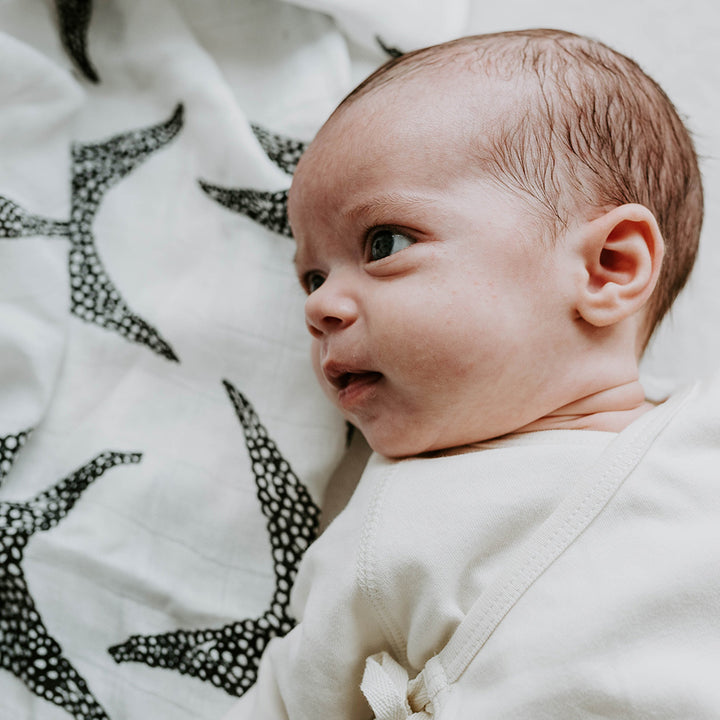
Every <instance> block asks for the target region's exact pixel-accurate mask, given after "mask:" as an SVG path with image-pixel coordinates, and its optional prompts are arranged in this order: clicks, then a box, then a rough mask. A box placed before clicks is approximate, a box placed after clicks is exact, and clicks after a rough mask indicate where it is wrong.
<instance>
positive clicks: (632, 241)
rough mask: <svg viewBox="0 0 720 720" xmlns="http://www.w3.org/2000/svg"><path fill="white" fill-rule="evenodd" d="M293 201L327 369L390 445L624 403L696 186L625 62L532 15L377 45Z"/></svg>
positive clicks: (379, 444)
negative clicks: (398, 45) (531, 23)
mask: <svg viewBox="0 0 720 720" xmlns="http://www.w3.org/2000/svg"><path fill="white" fill-rule="evenodd" d="M289 213H290V220H291V224H292V227H293V232H294V234H295V236H296V239H297V242H298V254H297V266H298V272H299V275H300V278H301V282H302V283H303V285H304V287H305V289H306V290H307V291H308V293H309V297H308V301H307V306H306V314H307V322H308V327H309V329H310V332H311V334H312V335H313V338H314V342H313V347H314V351H313V355H314V360H315V365H316V368H317V371H318V375H319V378H320V381H321V384H323V386H324V387H325V389H326V391H327V392H328V393H329V395H330V396H331V398H333V400H334V401H335V402H336V403H337V404H338V405H339V406H340V407H341V408H342V409H343V411H344V412H345V414H346V417H348V419H350V420H351V421H352V422H355V423H356V424H357V425H358V426H359V427H360V428H361V430H363V432H364V434H365V435H366V437H367V438H368V440H369V442H370V445H371V446H372V447H373V448H374V449H375V450H378V451H379V452H381V453H383V454H386V455H390V456H401V455H412V454H417V453H419V452H425V451H430V450H438V449H443V448H448V447H454V446H457V445H463V444H467V443H471V442H476V441H480V440H484V439H488V438H491V437H496V436H498V435H502V434H505V433H508V432H512V431H516V430H519V429H524V428H528V427H534V426H537V423H538V421H539V420H542V419H545V421H546V422H545V424H544V425H541V426H543V427H553V426H562V423H553V422H552V420H551V421H550V424H548V423H547V419H548V418H558V417H561V418H564V417H565V416H566V415H572V416H573V417H576V416H578V415H582V414H583V413H582V411H580V412H576V411H577V410H578V403H580V405H579V407H580V408H583V407H585V408H587V409H588V410H590V411H597V410H598V408H605V412H606V416H607V413H611V414H612V413H615V414H617V412H622V411H623V410H628V409H629V408H628V407H627V406H628V403H629V400H628V397H629V396H628V392H630V394H633V393H634V395H635V396H636V395H637V363H638V359H639V356H640V354H641V352H642V349H643V348H644V346H645V344H646V342H647V340H648V338H649V336H650V334H651V333H652V330H653V329H654V327H655V326H656V325H657V323H658V322H659V320H660V319H661V318H662V316H663V315H664V314H665V313H666V312H667V310H668V308H669V307H670V305H671V304H672V302H673V300H674V298H675V297H676V295H677V293H678V292H679V290H680V289H681V288H682V286H683V285H684V283H685V281H686V279H687V276H688V274H689V272H690V269H691V267H692V264H693V260H694V257H695V252H696V249H697V242H698V236H699V231H700V225H701V221H702V189H701V182H700V175H699V172H698V168H697V162H696V157H695V153H694V150H693V147H692V142H691V140H690V138H689V136H688V133H687V131H686V130H685V128H684V126H683V124H682V122H681V121H680V119H679V118H678V116H677V113H676V112H675V110H674V108H673V107H672V104H671V103H670V101H669V100H668V99H667V97H666V96H665V94H664V93H663V92H662V90H661V89H660V88H659V87H658V86H657V85H656V84H655V83H654V82H653V81H652V80H651V79H650V78H648V77H647V76H646V75H645V74H644V73H643V72H642V71H641V70H640V69H639V68H638V67H637V65H636V64H635V63H633V62H632V61H631V60H629V59H627V58H625V57H624V56H621V55H619V54H617V53H615V52H614V51H612V50H610V49H609V48H607V47H605V46H604V45H601V44H600V43H597V42H594V41H592V40H588V39H586V38H582V37H578V36H575V35H571V34H568V33H564V32H560V31H552V30H536V31H522V32H510V33H500V34H495V35H486V36H478V37H471V38H463V39H460V40H457V41H454V42H451V43H446V44H444V45H441V46H436V47H433V48H427V49H424V50H420V51H417V52H414V53H410V54H408V55H404V56H402V57H401V58H399V59H397V60H393V61H391V62H390V63H388V64H386V65H385V66H383V68H381V69H380V70H379V71H377V72H376V73H375V74H373V75H372V76H370V78H368V80H366V81H365V82H364V83H363V84H361V85H360V86H359V87H358V88H357V89H356V90H355V91H353V93H351V94H350V95H349V96H348V97H347V98H346V99H345V101H343V103H341V105H340V106H339V108H338V109H337V110H336V111H335V113H334V114H333V115H332V117H331V118H330V120H329V121H328V122H327V123H326V125H325V126H324V127H323V128H322V129H321V131H320V133H319V134H318V136H317V138H316V139H315V141H314V142H313V143H312V144H311V146H310V148H309V149H308V151H307V152H306V154H305V156H304V157H303V159H302V160H301V162H300V164H299V166H298V169H297V171H296V174H295V178H294V181H293V186H292V189H291V192H290V203H289ZM663 256H664V260H663ZM631 387H632V388H633V390H632V391H628V390H627V389H628V388H631ZM619 388H620V389H621V388H626V391H625V392H623V391H622V390H619ZM592 398H596V399H598V398H601V401H600V403H599V404H598V403H597V402H595V403H593V401H592ZM613 398H616V399H617V402H615V401H614V400H613ZM588 399H590V401H589V402H588ZM630 404H632V403H631V402H630ZM568 407H570V408H572V412H567V413H563V412H561V411H562V410H563V409H564V408H568ZM569 426H572V425H569ZM575 426H576V427H582V426H583V425H582V424H580V425H575ZM593 426H594V425H593V424H592V423H589V424H588V427H593Z"/></svg>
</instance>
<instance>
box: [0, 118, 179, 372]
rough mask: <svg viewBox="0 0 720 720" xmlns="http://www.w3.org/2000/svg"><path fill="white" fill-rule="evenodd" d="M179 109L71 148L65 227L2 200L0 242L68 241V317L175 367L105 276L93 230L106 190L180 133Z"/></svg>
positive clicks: (150, 328)
mask: <svg viewBox="0 0 720 720" xmlns="http://www.w3.org/2000/svg"><path fill="white" fill-rule="evenodd" d="M182 119H183V108H182V105H178V106H177V107H176V109H175V111H174V113H173V115H172V116H171V117H170V119H169V120H167V121H165V122H163V123H160V124H158V125H154V126H151V127H148V128H144V129H141V130H134V131H131V132H127V133H123V134H120V135H115V136H113V137H111V138H110V139H108V140H106V141H105V142H101V143H94V144H93V143H88V144H80V143H75V144H73V146H72V160H73V164H72V181H71V188H72V190H71V195H72V203H71V213H70V220H69V221H68V222H58V221H55V220H50V219H47V218H43V217H40V216H38V215H30V214H28V213H26V212H25V211H24V210H23V209H22V208H20V207H19V206H18V205H16V204H15V203H14V202H12V201H11V200H8V199H7V198H4V197H1V196H0V238H15V237H24V236H30V235H47V236H51V237H52V236H56V237H57V236H61V237H67V238H68V239H69V240H70V243H71V245H70V253H69V258H68V268H69V274H70V312H71V313H72V314H73V315H75V316H76V317H79V318H80V319H82V320H84V321H86V322H89V323H94V324H95V325H99V326H100V327H104V328H107V329H109V330H113V331H115V332H117V333H118V334H119V335H121V336H123V337H125V338H126V339H127V340H130V341H131V342H135V343H139V344H141V345H145V346H146V347H148V348H150V349H151V350H153V351H154V352H156V353H157V354H158V355H161V356H162V357H164V358H166V359H167V360H171V361H174V362H177V361H178V357H177V355H176V354H175V352H174V351H173V349H172V347H171V346H170V345H169V344H168V343H167V342H166V341H165V340H164V339H163V338H162V337H161V336H160V334H159V333H158V331H157V330H156V329H155V328H154V327H153V326H152V325H150V324H149V323H147V322H146V321H145V320H143V319H142V318H141V317H139V316H138V315H136V314H135V313H134V312H132V311H131V310H130V308H129V307H128V305H127V304H126V303H125V301H124V300H123V299H122V297H121V295H120V293H119V292H118V290H117V289H116V287H115V285H114V284H113V282H112V280H111V279H110V277H109V276H108V274H107V272H106V270H105V268H104V266H103V263H102V261H101V259H100V257H99V255H98V252H97V249H96V247H95V238H94V236H93V234H92V224H93V221H94V219H95V215H96V213H97V210H98V207H99V205H100V202H101V201H102V199H103V196H104V195H105V193H106V192H107V190H108V189H109V188H110V187H111V186H112V185H114V184H115V183H117V182H118V181H119V180H121V179H122V178H123V177H125V176H126V175H127V174H128V173H130V172H131V171H132V170H134V169H135V167H137V166H138V165H139V164H140V163H141V162H143V161H144V160H145V159H146V158H147V157H149V156H150V155H151V154H152V153H153V152H155V151H157V150H158V149H160V148H162V147H163V146H164V145H166V144H167V143H168V142H169V141H170V140H172V139H173V138H174V137H175V136H176V135H177V133H178V132H179V131H180V129H181V128H182Z"/></svg>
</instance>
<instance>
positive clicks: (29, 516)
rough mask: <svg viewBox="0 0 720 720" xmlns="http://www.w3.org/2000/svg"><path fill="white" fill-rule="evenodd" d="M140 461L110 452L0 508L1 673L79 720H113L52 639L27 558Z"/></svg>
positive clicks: (136, 456) (0, 503) (128, 454)
mask: <svg viewBox="0 0 720 720" xmlns="http://www.w3.org/2000/svg"><path fill="white" fill-rule="evenodd" d="M139 460H140V455H139V454H138V453H118V452H105V453H102V454H100V455H98V456H97V457H96V458H95V459H94V460H92V461H91V462H90V463H88V464H87V465H85V466H83V467H81V468H80V469H79V470H77V471H76V472H74V473H73V474H71V475H69V476H68V477H66V478H65V479H63V480H61V481H60V482H58V483H57V484H56V485H54V486H52V487H51V488H49V489H48V490H46V491H45V492H42V493H40V494H38V495H36V496H35V497H34V498H33V499H31V500H29V501H27V502H24V503H16V502H0V667H2V668H3V669H5V670H7V671H9V672H11V673H13V675H15V676H16V677H17V678H19V679H20V680H22V681H23V682H24V683H25V685H26V686H27V688H28V690H30V691H31V692H32V693H34V694H35V695H37V696H38V697H41V698H43V699H45V700H47V701H48V702H52V703H54V704H55V705H58V706H60V707H62V708H63V709H64V710H66V711H67V712H68V713H70V714H71V715H72V716H73V717H74V718H75V719H76V720H108V716H107V715H106V713H105V711H104V710H103V708H102V707H101V706H100V704H99V703H98V702H97V700H96V699H95V698H94V697H93V695H92V693H91V692H90V690H89V688H88V686H87V683H86V682H85V680H84V679H83V678H82V677H81V676H80V675H79V673H78V672H77V671H76V670H75V668H74V667H73V666H72V664H71V663H70V661H69V660H68V659H67V658H65V657H64V655H63V653H62V648H61V647H60V644H59V643H58V642H57V641H56V640H55V639H54V638H53V637H52V636H51V635H50V634H49V633H48V630H47V628H46V627H45V624H44V623H43V621H42V618H41V616H40V613H39V612H38V610H37V607H36V605H35V602H34V600H33V598H32V596H31V595H30V590H29V588H28V585H27V582H26V580H25V574H24V572H23V568H22V560H23V552H24V550H25V546H26V545H27V543H28V541H29V540H30V538H31V537H32V536H33V535H34V534H35V533H36V532H40V531H44V530H49V529H50V528H52V527H54V526H55V525H57V524H58V523H59V522H60V521H61V520H62V519H63V518H64V517H65V516H66V515H67V514H68V513H69V512H70V510H72V508H73V506H74V505H75V503H76V502H77V501H78V499H79V498H80V496H81V495H82V493H83V492H84V491H85V490H86V489H87V488H88V486H89V485H90V484H91V483H92V482H93V481H94V480H96V479H97V478H99V477H100V476H101V475H103V474H104V473H105V472H106V471H107V470H109V469H110V468H112V467H115V466H116V465H120V464H125V463H137V462H139Z"/></svg>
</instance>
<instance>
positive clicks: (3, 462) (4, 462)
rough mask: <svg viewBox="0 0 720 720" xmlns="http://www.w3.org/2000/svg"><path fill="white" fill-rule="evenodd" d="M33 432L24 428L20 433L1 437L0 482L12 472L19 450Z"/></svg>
mask: <svg viewBox="0 0 720 720" xmlns="http://www.w3.org/2000/svg"><path fill="white" fill-rule="evenodd" d="M31 432H32V430H23V431H22V432H19V433H14V434H10V435H5V437H0V483H1V482H2V480H3V479H4V478H5V476H6V475H7V474H8V473H9V472H10V468H11V467H12V465H13V463H14V462H15V458H16V457H17V454H18V452H20V449H21V448H22V446H23V445H24V444H25V441H26V440H27V438H28V435H29V434H30V433H31Z"/></svg>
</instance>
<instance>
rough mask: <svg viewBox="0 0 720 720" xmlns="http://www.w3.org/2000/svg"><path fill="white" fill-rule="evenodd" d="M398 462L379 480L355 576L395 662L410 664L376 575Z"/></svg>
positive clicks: (362, 537) (399, 632)
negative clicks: (380, 539)
mask: <svg viewBox="0 0 720 720" xmlns="http://www.w3.org/2000/svg"><path fill="white" fill-rule="evenodd" d="M398 464H399V463H394V464H393V465H392V466H391V467H390V468H389V469H388V470H386V471H384V472H383V473H382V475H381V476H380V478H378V480H377V486H376V488H375V492H374V493H373V497H372V500H371V502H370V506H369V507H368V511H367V515H366V517H365V522H364V523H363V529H362V533H361V537H360V547H359V549H358V553H357V560H356V574H357V582H358V586H359V588H360V591H361V592H362V593H363V594H364V595H365V597H367V599H368V600H369V602H370V605H371V606H372V607H373V609H374V610H375V612H376V613H377V615H378V620H379V624H380V627H381V628H382V630H383V632H384V633H385V635H386V636H387V638H388V639H389V641H390V644H391V645H392V648H393V652H394V655H395V659H396V660H397V661H398V662H399V663H400V664H404V665H407V652H406V650H405V639H404V638H403V635H402V632H401V631H400V630H399V628H397V627H396V626H395V624H394V623H393V621H392V620H391V618H390V617H389V615H388V613H387V612H386V609H385V606H384V604H383V602H382V593H381V592H380V589H379V587H378V581H377V574H376V568H377V563H376V560H375V558H376V554H377V553H376V541H377V538H378V533H377V527H378V525H379V523H380V513H381V512H382V509H383V505H384V500H385V492H386V489H387V486H388V484H389V482H390V480H391V479H392V478H393V477H394V475H395V473H396V472H397V467H398Z"/></svg>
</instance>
